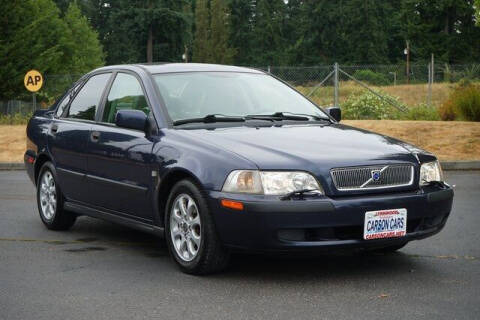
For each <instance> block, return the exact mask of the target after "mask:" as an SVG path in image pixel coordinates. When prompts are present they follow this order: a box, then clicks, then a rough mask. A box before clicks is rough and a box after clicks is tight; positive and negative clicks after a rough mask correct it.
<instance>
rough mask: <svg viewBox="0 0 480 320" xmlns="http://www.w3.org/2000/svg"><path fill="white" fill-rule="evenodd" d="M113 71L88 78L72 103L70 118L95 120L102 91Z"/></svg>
mask: <svg viewBox="0 0 480 320" xmlns="http://www.w3.org/2000/svg"><path fill="white" fill-rule="evenodd" d="M110 75H111V73H102V74H99V75H96V76H93V77H91V78H90V79H88V81H87V83H86V84H85V85H84V86H83V88H82V89H80V92H79V93H78V94H77V96H76V97H75V99H74V100H73V101H72V103H71V104H70V109H69V110H68V115H67V117H68V118H75V119H84V120H94V119H95V112H96V111H97V107H98V104H99V103H100V98H101V97H102V92H103V90H104V89H105V86H106V85H107V82H108V79H109V78H110Z"/></svg>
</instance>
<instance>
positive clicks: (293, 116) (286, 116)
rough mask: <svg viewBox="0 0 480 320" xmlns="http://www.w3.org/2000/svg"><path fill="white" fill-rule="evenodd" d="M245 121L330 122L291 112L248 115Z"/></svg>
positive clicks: (317, 117)
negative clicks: (312, 120)
mask: <svg viewBox="0 0 480 320" xmlns="http://www.w3.org/2000/svg"><path fill="white" fill-rule="evenodd" d="M245 119H247V120H250V119H254V120H271V121H282V120H293V121H309V120H310V119H314V120H328V121H330V119H328V118H323V117H319V116H316V115H313V114H304V113H293V112H275V113H273V114H250V115H247V116H245Z"/></svg>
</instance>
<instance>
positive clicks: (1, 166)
mask: <svg viewBox="0 0 480 320" xmlns="http://www.w3.org/2000/svg"><path fill="white" fill-rule="evenodd" d="M3 170H25V164H23V162H0V171H3Z"/></svg>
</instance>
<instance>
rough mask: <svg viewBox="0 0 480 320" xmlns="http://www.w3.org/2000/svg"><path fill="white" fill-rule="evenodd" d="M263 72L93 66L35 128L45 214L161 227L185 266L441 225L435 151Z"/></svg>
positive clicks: (67, 222)
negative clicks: (348, 121) (345, 120)
mask: <svg viewBox="0 0 480 320" xmlns="http://www.w3.org/2000/svg"><path fill="white" fill-rule="evenodd" d="M340 115H341V113H340V109H338V108H329V109H326V110H323V109H321V108H319V107H318V106H316V105H315V104H314V103H312V102H311V101H309V100H308V99H307V98H305V97H304V96H302V95H301V94H300V93H298V92H297V91H296V90H295V89H293V88H291V87H289V86H288V85H287V84H285V83H283V82H282V81H280V80H278V79H276V78H274V77H272V76H271V75H269V74H265V73H264V72H261V71H257V70H253V69H248V68H239V67H232V66H220V65H202V64H163V65H120V66H109V67H104V68H100V69H97V70H94V71H92V72H90V73H88V74H87V75H85V76H84V77H82V78H81V79H80V80H79V81H78V82H77V83H75V84H74V85H73V86H72V88H71V89H69V90H68V91H67V92H66V93H65V95H64V96H63V97H62V98H60V99H59V100H58V101H57V102H56V103H55V105H54V106H52V108H50V109H49V110H46V111H37V112H36V113H35V114H34V116H33V117H32V119H31V120H30V122H29V124H28V127H27V137H28V138H27V140H28V141H27V151H26V153H25V163H26V167H27V171H28V174H29V176H30V178H31V180H32V181H33V182H34V183H35V185H36V187H37V202H38V210H39V213H40V218H41V219H42V221H43V223H44V224H45V225H46V227H47V228H49V229H52V230H66V229H69V228H70V227H72V225H73V224H74V222H75V220H76V218H77V217H78V216H80V215H87V216H91V217H96V218H101V219H106V220H109V221H113V222H116V223H120V224H124V225H127V226H130V227H134V228H137V229H140V230H144V231H148V232H152V233H154V234H158V235H161V236H165V238H166V242H167V245H168V247H169V250H170V252H171V255H172V257H173V259H174V261H175V262H176V263H177V264H178V265H179V266H180V268H181V269H182V270H183V271H184V272H187V273H192V274H205V273H211V272H215V271H218V270H221V269H222V268H224V267H225V266H226V265H227V263H228V258H229V254H230V253H231V252H233V251H250V252H310V253H311V252H319V251H321V250H332V249H336V248H352V249H353V248H356V249H361V250H382V251H394V250H397V249H399V248H401V247H403V246H405V245H406V244H407V242H409V241H411V240H417V239H422V238H426V237H428V236H432V235H434V234H436V233H437V232H439V231H440V230H441V229H442V228H443V226H444V225H445V223H446V221H447V218H448V216H449V214H450V211H451V207H452V200H453V191H452V189H451V187H450V186H449V185H447V184H446V183H445V182H444V181H443V175H442V170H441V168H440V165H439V163H438V161H437V159H436V158H435V156H433V155H432V154H429V153H428V152H426V151H424V150H421V149H418V148H416V147H414V146H412V145H409V144H406V143H403V142H401V141H398V140H395V139H392V138H389V137H386V136H381V135H378V134H374V133H371V132H368V131H364V130H359V129H355V128H352V127H349V126H346V125H342V124H339V121H340Z"/></svg>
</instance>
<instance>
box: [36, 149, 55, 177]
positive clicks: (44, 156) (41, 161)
mask: <svg viewBox="0 0 480 320" xmlns="http://www.w3.org/2000/svg"><path fill="white" fill-rule="evenodd" d="M47 161H50V162H51V161H52V159H51V157H50V156H49V155H47V154H45V153H41V154H39V155H38V156H37V159H36V160H35V167H34V178H35V185H36V184H37V180H38V174H39V173H40V169H41V168H42V166H43V164H44V163H45V162H47Z"/></svg>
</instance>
